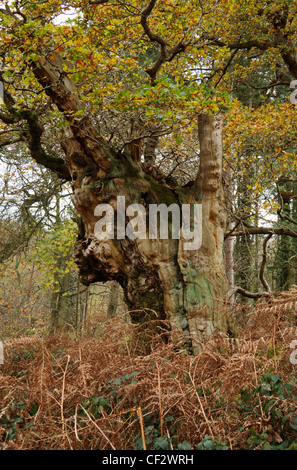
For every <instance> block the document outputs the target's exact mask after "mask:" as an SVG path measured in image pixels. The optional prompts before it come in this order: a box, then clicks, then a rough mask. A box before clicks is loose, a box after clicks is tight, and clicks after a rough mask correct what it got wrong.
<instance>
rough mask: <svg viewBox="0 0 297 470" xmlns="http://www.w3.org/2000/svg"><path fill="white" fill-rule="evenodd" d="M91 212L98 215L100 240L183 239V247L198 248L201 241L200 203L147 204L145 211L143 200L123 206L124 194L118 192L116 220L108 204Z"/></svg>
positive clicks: (97, 225)
mask: <svg viewBox="0 0 297 470" xmlns="http://www.w3.org/2000/svg"><path fill="white" fill-rule="evenodd" d="M191 213H192V214H191ZM94 215H95V216H96V217H101V218H100V220H98V222H97V223H96V225H95V228H94V234H95V236H96V237H97V238H98V239H99V240H108V239H112V240H113V239H117V240H123V239H125V238H126V237H128V238H129V239H130V240H136V239H139V240H145V239H147V238H149V239H150V240H156V239H161V240H168V239H169V238H172V239H174V240H177V239H182V240H183V248H184V250H198V249H199V248H200V246H201V243H202V205H201V204H182V205H181V206H179V205H178V204H174V203H173V204H171V205H170V206H166V204H159V205H158V204H149V206H148V211H147V209H146V208H145V207H144V206H143V205H142V204H130V205H129V206H128V207H127V208H126V204H125V196H118V197H117V205H116V221H115V209H114V207H113V206H111V205H110V204H99V205H98V206H96V208H95V211H94ZM169 215H170V216H171V217H170V216H169ZM169 219H171V220H169ZM147 220H148V224H147ZM126 221H127V223H126ZM147 225H148V227H147Z"/></svg>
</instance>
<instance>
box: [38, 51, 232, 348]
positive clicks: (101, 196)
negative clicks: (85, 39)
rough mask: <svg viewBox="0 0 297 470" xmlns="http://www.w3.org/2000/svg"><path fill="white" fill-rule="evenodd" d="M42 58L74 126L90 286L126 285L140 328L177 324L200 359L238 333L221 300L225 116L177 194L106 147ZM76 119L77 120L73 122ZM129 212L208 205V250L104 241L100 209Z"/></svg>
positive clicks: (55, 66)
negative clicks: (121, 202)
mask: <svg viewBox="0 0 297 470" xmlns="http://www.w3.org/2000/svg"><path fill="white" fill-rule="evenodd" d="M53 61H54V59H53V57H51V58H50V59H42V60H40V61H39V64H38V67H34V73H35V75H36V77H37V78H38V80H39V81H40V83H41V84H42V85H43V86H44V87H45V92H46V93H47V94H48V95H49V96H50V97H51V99H52V100H53V101H54V102H55V103H56V105H57V106H58V108H59V109H60V111H62V112H63V113H64V115H65V116H66V117H67V119H68V120H69V126H68V127H67V128H66V129H65V131H64V137H63V141H62V146H63V149H64V152H65V155H66V163H67V166H68V168H69V172H70V175H71V179H72V185H73V202H74V205H75V207H76V209H77V212H78V213H79V214H80V216H81V218H82V231H81V234H80V238H79V240H78V241H77V243H76V246H75V261H76V263H77V265H78V268H79V271H80V276H81V279H82V281H83V282H84V283H85V284H90V283H93V282H96V281H103V282H104V281H109V280H116V281H118V282H119V283H120V284H121V286H122V287H123V290H124V295H125V300H126V302H127V304H128V306H129V309H130V311H131V317H132V321H134V322H143V321H145V320H148V319H150V318H151V319H153V320H154V319H156V318H157V319H159V320H169V322H170V325H171V326H173V325H176V326H177V327H178V328H180V329H181V330H183V331H184V332H185V333H186V334H189V335H190V336H191V338H192V344H191V348H192V349H193V351H194V353H196V352H198V351H199V349H200V347H201V344H203V343H204V341H205V340H206V339H207V338H209V337H210V335H211V334H212V333H213V331H214V330H219V331H222V332H227V331H228V330H230V322H229V319H228V318H226V317H225V316H224V315H222V312H221V309H220V304H219V302H220V300H222V299H224V298H225V295H226V293H227V291H228V281H227V278H226V274H225V266H224V232H225V229H226V217H227V211H226V207H225V201H224V191H223V187H222V130H223V116H222V115H220V114H219V115H216V116H213V117H210V116H207V115H201V116H200V118H199V140H200V150H201V152H200V170H199V173H198V176H197V178H196V180H195V182H194V184H193V185H192V187H190V188H189V187H187V188H176V189H172V188H171V187H169V186H167V185H166V183H165V182H161V181H158V180H157V179H156V178H155V177H154V176H153V175H152V174H150V173H149V172H148V170H146V171H144V169H143V168H142V165H141V163H140V162H138V161H134V160H133V158H132V156H131V153H129V152H127V151H123V152H117V151H115V150H114V149H113V148H111V147H110V146H109V145H108V144H106V143H105V142H104V141H103V140H102V138H101V136H100V135H99V133H98V131H97V129H96V128H94V126H93V124H92V122H91V121H90V119H89V118H88V117H87V116H83V117H81V115H79V116H77V115H75V113H76V112H77V110H79V109H80V103H79V100H78V98H77V94H76V91H75V87H74V85H73V83H72V82H71V80H70V79H69V78H68V77H66V76H65V74H64V73H63V69H62V68H61V65H60V63H59V60H58V59H55V63H53ZM73 116H74V117H73ZM118 196H125V203H126V207H127V206H128V205H130V204H134V203H138V204H142V205H143V206H144V207H145V208H146V209H147V210H148V208H149V205H150V204H162V203H163V204H166V205H167V207H168V206H170V205H171V204H178V206H179V207H181V204H183V203H187V204H189V203H201V204H202V244H201V247H200V249H198V250H194V251H193V250H185V249H184V244H183V240H182V239H172V238H170V237H169V239H168V240H163V239H160V238H159V239H153V240H151V239H149V238H148V237H147V238H146V239H135V240H131V239H129V238H127V237H125V238H123V239H121V238H120V239H119V238H118V237H117V234H116V235H115V238H114V239H107V240H99V239H98V238H97V237H96V236H95V233H94V229H95V225H96V223H97V222H98V217H96V216H95V215H94V213H95V208H96V207H97V206H98V205H99V204H106V203H107V204H109V205H111V206H112V207H114V209H115V212H116V210H117V197H118Z"/></svg>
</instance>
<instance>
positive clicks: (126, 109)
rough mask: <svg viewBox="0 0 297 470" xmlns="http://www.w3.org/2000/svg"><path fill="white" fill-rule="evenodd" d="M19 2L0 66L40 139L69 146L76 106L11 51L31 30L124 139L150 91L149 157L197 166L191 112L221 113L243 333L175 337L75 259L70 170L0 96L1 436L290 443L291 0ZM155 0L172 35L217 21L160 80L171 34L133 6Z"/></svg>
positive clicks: (295, 274) (4, 18) (20, 444)
mask: <svg viewBox="0 0 297 470" xmlns="http://www.w3.org/2000/svg"><path fill="white" fill-rule="evenodd" d="M8 3H9V4H10V7H9V6H8ZM8 3H7V2H1V4H3V5H2V9H1V10H0V21H1V23H0V28H1V35H2V36H1V40H0V41H1V42H0V43H1V48H2V49H1V51H0V58H1V59H0V60H1V61H2V62H1V67H2V68H0V79H2V80H3V82H4V84H5V89H6V93H7V94H6V97H7V99H10V94H11V96H14V98H16V100H17V105H15V103H14V104H13V106H19V107H22V109H23V108H24V109H25V110H26V109H27V108H28V109H35V110H37V111H38V112H37V114H38V119H40V121H41V125H42V130H43V136H42V141H43V146H44V148H45V149H46V150H49V149H50V151H53V149H54V151H55V154H57V155H61V153H62V150H61V147H60V144H59V142H58V137H59V135H60V129H61V128H62V127H63V126H64V124H65V122H64V121H63V118H62V117H61V115H60V114H59V112H58V111H57V109H56V108H55V107H54V106H53V105H52V104H51V103H50V102H49V101H46V100H44V98H42V97H40V96H41V94H40V93H39V91H37V92H36V83H35V82H34V80H33V77H32V75H30V74H27V75H26V74H24V68H23V65H22V63H21V62H20V63H18V55H17V53H16V49H17V48H18V47H19V46H18V45H17V46H16V43H17V39H20V38H21V43H22V44H23V46H22V47H24V48H25V50H26V51H27V57H28V58H29V59H28V60H32V61H34V60H35V59H36V57H35V56H36V54H37V53H38V41H42V40H44V38H47V39H46V40H47V41H48V45H49V46H51V40H52V39H48V38H53V40H54V41H55V42H56V44H58V47H57V48H56V50H57V51H58V52H59V53H60V54H64V55H65V56H67V59H69V60H70V61H71V64H75V70H71V67H72V66H73V65H72V66H71V65H69V64H68V65H67V67H68V68H67V67H66V70H67V71H69V70H70V73H71V74H72V77H74V80H75V83H76V85H77V86H78V88H79V91H80V93H81V95H82V96H83V100H84V102H85V103H86V107H87V108H88V112H89V115H90V116H91V118H92V120H93V121H94V122H95V123H96V124H97V125H98V126H99V127H100V130H101V132H102V134H103V135H104V137H105V138H106V139H107V140H108V141H109V142H111V141H112V143H113V144H114V145H115V147H116V148H121V147H122V146H123V145H127V142H128V143H129V139H130V138H131V137H133V139H134V140H135V134H133V132H134V131H135V128H134V131H133V126H135V122H136V123H137V122H143V121H142V119H143V114H142V111H139V112H135V109H139V110H143V109H145V113H144V117H145V120H146V122H147V123H149V125H150V126H152V129H153V131H150V132H152V133H151V135H153V137H155V139H157V141H158V150H157V152H156V155H154V161H153V164H154V166H155V168H156V169H157V171H158V172H160V174H162V175H165V178H166V181H167V182H169V184H172V185H175V184H176V183H177V184H181V185H186V184H189V182H191V181H193V180H194V179H195V175H196V173H197V170H198V168H199V140H198V130H197V124H198V121H197V116H198V114H199V113H201V112H207V113H210V114H211V113H213V114H216V113H218V112H221V111H223V112H224V113H225V123H224V140H223V167H224V174H223V178H224V181H225V184H226V186H227V199H226V200H227V204H228V211H229V225H228V235H229V236H228V237H227V236H226V241H225V249H226V272H227V276H228V280H229V287H230V292H229V297H228V298H227V299H226V300H225V301H224V302H221V303H219V304H218V305H217V307H216V308H218V309H220V310H221V314H222V315H224V314H225V313H226V314H227V313H229V312H230V311H231V312H232V314H233V316H234V317H235V318H236V321H237V325H238V334H237V337H236V338H228V337H227V336H226V337H225V336H222V335H214V337H213V338H212V339H211V340H210V341H209V342H208V343H207V344H206V345H205V347H204V349H203V351H202V352H201V353H200V354H199V355H197V356H195V357H194V356H191V355H188V354H187V353H186V351H185V350H184V337H183V336H182V335H181V332H180V331H179V330H178V329H174V328H173V329H172V330H171V331H170V337H169V340H168V341H167V342H166V343H164V341H163V340H162V338H163V336H164V332H162V331H161V330H160V331H159V335H155V336H154V337H150V338H148V337H146V336H145V335H144V334H143V330H142V327H141V326H139V325H137V324H134V323H132V322H131V318H130V314H129V308H128V307H127V305H126V303H125V301H124V297H123V292H122V288H121V286H120V285H119V284H118V283H117V282H116V281H114V280H111V281H109V282H106V283H100V282H97V283H94V284H91V285H90V286H86V285H84V284H83V283H82V282H81V281H80V279H79V275H78V271H77V268H76V265H75V263H74V260H73V246H74V243H75V241H76V239H77V236H78V234H79V230H80V221H79V218H78V215H77V213H76V211H75V209H74V207H73V205H72V203H71V193H72V189H71V183H70V182H68V181H66V180H65V179H61V178H59V177H58V176H57V175H56V174H54V173H53V172H52V171H51V170H50V169H48V168H46V167H45V166H42V165H40V164H38V163H37V162H36V161H34V159H32V155H31V154H30V151H29V150H28V148H27V146H26V142H27V139H28V136H27V134H26V132H25V130H24V129H25V128H21V125H20V126H19V124H18V123H17V124H16V126H15V127H13V128H11V127H9V125H8V124H7V123H5V121H1V112H2V111H1V109H2V108H3V109H4V104H3V105H1V108H0V169H1V172H0V228H1V230H0V338H1V339H2V340H3V341H4V344H5V363H4V365H1V366H0V449H4V450H6V449H129V450H131V449H132V450H137V449H143V448H146V449H155V450H162V449H163V450H167V449H180V450H183V449H185V450H186V449H198V450H221V449H224V450H227V449H229V450H233V449H249V450H253V449H261V450H262V449H264V450H279V449H280V450H287V449H296V448H297V437H296V431H297V411H296V400H297V396H296V387H297V384H296V366H295V365H294V364H293V363H292V361H290V357H291V354H292V348H290V344H291V341H293V340H296V339H297V335H296V311H297V288H296V284H297V228H296V226H297V159H296V143H297V136H296V106H294V105H293V104H292V103H290V101H289V97H290V94H291V93H292V89H290V83H291V82H292V79H293V78H294V76H293V75H292V70H290V69H289V68H288V67H287V66H286V65H285V64H284V62H283V61H281V60H280V58H281V53H283V50H281V46H280V44H281V41H280V42H279V43H277V41H276V40H275V41H276V42H273V44H272V42H271V43H269V41H270V40H271V37H273V38H274V37H279V36H277V34H280V32H282V33H283V34H284V37H286V38H289V39H288V41H290V44H293V45H294V47H295V45H296V35H297V25H296V14H295V13H296V9H297V6H296V4H295V2H285V1H282V2H279V1H277V0H274V1H268V2H256V3H257V5H256V3H255V2H253V1H240V2H233V1H231V0H230V1H222V2H219V1H214V2H208V1H206V2H186V1H185V2H174V1H173V0H168V1H167V0H166V1H165V2H162V4H163V6H162V5H160V4H158V2H142V1H138V0H135V1H134V0H133V1H131V2H115V5H112V6H109V5H107V6H106V5H104V4H105V3H107V2H105V1H93V2H86V1H84V2H75V1H64V2H61V1H58V0H55V1H52V0H51V1H47V2H42V1H39V2H22V1H15V2H8ZM78 3H80V4H81V5H78ZM146 3H148V4H154V7H155V6H156V3H157V8H156V9H155V10H154V14H153V15H152V18H151V24H152V26H153V27H154V28H156V30H157V31H158V33H159V34H160V35H161V36H166V34H167V36H166V37H168V41H171V43H173V44H175V43H177V41H178V40H179V38H180V35H184V38H186V37H187V35H188V36H189V37H191V41H193V38H194V36H193V35H194V33H195V34H197V24H200V23H199V21H200V20H199V18H203V20H205V21H206V25H207V28H209V29H208V31H212V28H213V31H215V33H216V37H212V36H211V37H210V36H208V37H207V35H206V36H205V37H204V38H203V41H202V43H199V42H198V43H197V48H196V49H195V52H192V53H191V54H190V55H188V56H187V58H186V59H185V58H184V56H182V55H180V56H178V54H176V55H177V59H176V60H173V57H172V60H168V61H167V62H166V61H165V62H164V64H162V65H163V72H162V74H161V75H157V76H155V77H152V75H151V74H150V76H151V77H152V79H153V80H154V86H151V85H150V84H149V83H147V84H146V85H144V84H143V83H140V81H139V80H140V78H141V79H143V80H145V79H144V78H143V77H144V76H145V72H143V70H145V68H146V67H148V66H149V64H151V63H154V64H156V63H157V60H158V51H159V46H160V41H158V40H153V41H152V42H151V44H150V46H149V47H147V44H146V45H145V47H144V45H143V44H142V43H141V42H139V41H138V39H137V38H138V36H137V28H138V27H139V24H138V23H137V26H135V24H134V23H133V22H131V21H132V20H131V18H130V16H129V15H131V17H132V18H133V15H134V12H135V11H136V10H137V12H139V11H141V10H143V8H144V7H145V6H146ZM177 3H180V4H181V5H177ZM27 4H28V5H27ZM80 8H81V9H80ZM113 8H114V9H113ZM77 9H78V10H79V13H77ZM261 12H262V13H261ZM263 12H264V13H263ZM61 15H62V17H61ZM168 15H171V16H170V18H171V20H170V18H169V20H170V21H169V20H168ZM68 17H69V18H68ZM16 18H17V20H16ZM22 18H23V20H24V21H21V20H22ZM127 18H128V19H127ZM164 18H166V21H165V20H164ZM246 18H249V19H250V20H249V21H248V22H247V21H246ZM284 18H286V20H287V22H286V24H285V25H283V24H282V20H284ZM168 21H169V23H170V24H172V25H174V27H172V28H171V29H168ZM262 21H263V24H264V26H263V24H262ZM92 25H93V26H94V28H92ZM14 28H15V29H14ZM207 28H206V30H207ZM11 31H14V34H15V35H14V40H13V41H12V40H11V34H12V33H11ZM98 31H100V34H101V36H100V38H99V39H100V40H97V39H96V40H95V39H94V38H97V36H98ZM238 31H239V33H240V35H241V40H242V44H241V46H238V47H235V45H234V40H235V38H236V34H237V33H238ZM276 32H277V34H276ZM205 34H206V33H205ZM286 34H287V35H286ZM201 37H202V36H201ZM218 37H220V38H221V39H220V40H218V39H217V38H218ZM150 39H151V38H150ZM14 41H15V43H14ZM244 41H246V42H245V43H244ZM271 41H272V40H271ZM259 45H260V46H262V47H260V46H259ZM264 46H265V47H264ZM286 47H288V46H287V45H286ZM294 50H295V49H294ZM276 51H277V52H276ZM279 51H281V53H280V54H278V52H279ZM285 52H286V49H285ZM18 53H19V54H20V56H22V54H23V49H20V50H19V52H18ZM174 57H175V55H174ZM185 64H186V73H185ZM180 71H182V72H180ZM139 77H140V78H139ZM139 83H140V84H139ZM24 90H25V91H24ZM99 105H100V107H101V108H100V109H101V111H100V113H99V112H98V111H97V107H98V106H99ZM7 106H9V104H8V105H7ZM3 113H4V111H3ZM28 122H29V121H28ZM127 123H129V126H128V127H127ZM127 128H128V130H129V132H128V131H127ZM146 130H147V128H146ZM127 132H128V135H127ZM133 139H132V140H133ZM267 227H268V228H267ZM251 293H252V294H255V295H250V294H251ZM258 294H259V295H258Z"/></svg>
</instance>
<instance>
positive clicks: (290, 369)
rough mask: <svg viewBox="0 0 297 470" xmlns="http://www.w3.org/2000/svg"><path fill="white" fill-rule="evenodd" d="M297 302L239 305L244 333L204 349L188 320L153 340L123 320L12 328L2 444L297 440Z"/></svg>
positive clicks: (157, 445) (219, 445) (2, 394)
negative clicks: (43, 330)
mask: <svg viewBox="0 0 297 470" xmlns="http://www.w3.org/2000/svg"><path fill="white" fill-rule="evenodd" d="M296 306H297V291H296V290H294V289H293V290H292V291H290V292H287V293H283V294H281V295H280V296H279V297H278V298H276V299H274V300H271V301H265V302H262V303H261V304H260V305H259V304H258V307H256V308H250V309H249V310H247V309H245V311H244V312H243V310H242V309H241V317H240V318H241V319H242V320H243V321H242V324H244V327H242V328H241V329H240V333H239V337H238V338H236V340H235V339H230V338H227V337H224V336H221V335H216V336H214V337H213V338H212V340H211V341H209V342H208V343H207V344H206V345H205V347H204V349H203V351H202V352H201V353H200V354H199V355H198V356H195V357H193V356H190V355H189V354H187V353H186V351H185V350H184V348H183V341H184V339H183V337H182V336H181V334H180V332H178V331H172V332H171V335H170V339H169V341H168V342H167V344H165V343H164V341H162V338H161V336H162V335H161V334H160V335H159V336H155V337H154V339H152V340H151V342H150V351H147V345H145V344H144V343H143V342H142V338H143V335H142V333H141V332H140V331H139V327H136V326H133V325H129V324H124V323H122V322H120V321H119V320H117V319H113V320H110V321H106V322H104V323H102V329H101V335H100V337H96V338H94V337H90V336H88V335H86V336H84V337H82V338H80V339H77V338H76V339H73V338H70V337H69V335H68V336H67V335H56V336H54V337H48V336H47V337H41V336H38V335H33V336H27V337H20V338H12V339H9V340H7V341H6V342H5V344H4V355H5V357H4V364H3V365H0V449H2V450H20V449H21V450H24V449H26V450H27V449H28V450H31V449H33V450H34V449H38V450H43V449H61V450H64V449H70V450H71V449H73V450H76V449H82V450H94V449H98V450H103V449H105V450H112V449H116V450H140V449H143V448H146V449H155V450H167V449H168V450H170V449H180V450H183V449H184V450H187V449H194V450H195V449H198V450H207V449H210V450H211V449H215V450H220V449H229V450H238V449H240V450H243V449H250V450H252V449H263V450H266V449H273V450H274V449H284V450H285V449H297V393H296V392H297V382H296V367H297V366H296V365H295V364H294V362H297V361H295V353H294V350H293V349H292V341H294V340H297V327H296V310H297V309H296ZM242 315H245V317H244V319H243V317H242ZM295 349H297V347H295ZM296 357H297V352H296Z"/></svg>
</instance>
